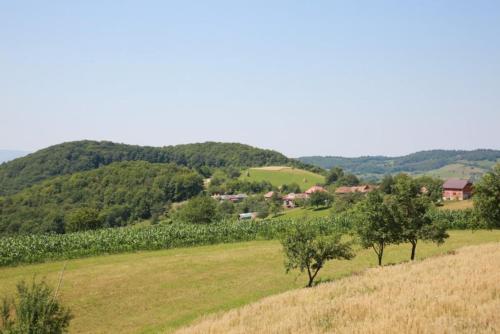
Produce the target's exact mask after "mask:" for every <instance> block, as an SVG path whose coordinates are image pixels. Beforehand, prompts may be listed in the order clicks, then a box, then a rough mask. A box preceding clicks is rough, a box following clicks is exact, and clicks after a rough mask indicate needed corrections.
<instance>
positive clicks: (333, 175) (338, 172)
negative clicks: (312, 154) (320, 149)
mask: <svg viewBox="0 0 500 334" xmlns="http://www.w3.org/2000/svg"><path fill="white" fill-rule="evenodd" d="M343 176H344V171H343V170H342V168H340V167H334V168H332V169H330V170H329V171H328V174H327V175H326V178H325V184H327V185H328V184H334V183H336V182H337V181H338V180H339V179H340V178H342V177H343Z"/></svg>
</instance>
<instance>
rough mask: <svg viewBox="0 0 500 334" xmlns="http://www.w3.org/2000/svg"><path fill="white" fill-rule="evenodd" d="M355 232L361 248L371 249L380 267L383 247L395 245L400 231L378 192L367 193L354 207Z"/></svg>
mask: <svg viewBox="0 0 500 334" xmlns="http://www.w3.org/2000/svg"><path fill="white" fill-rule="evenodd" d="M355 230H356V233H357V235H358V237H359V240H360V243H361V246H363V247H364V248H370V247H371V248H373V250H374V251H375V254H377V258H378V265H379V266H381V265H382V257H383V256H384V250H385V247H386V246H387V245H389V244H392V243H397V242H398V241H399V238H400V233H401V229H400V226H399V225H398V224H396V222H395V221H394V218H393V216H392V213H391V210H390V209H389V207H388V206H387V205H386V203H385V202H384V196H383V194H382V193H381V192H379V191H373V192H371V193H368V195H367V197H366V199H365V200H364V201H362V202H360V203H359V205H358V206H357V207H356V224H355Z"/></svg>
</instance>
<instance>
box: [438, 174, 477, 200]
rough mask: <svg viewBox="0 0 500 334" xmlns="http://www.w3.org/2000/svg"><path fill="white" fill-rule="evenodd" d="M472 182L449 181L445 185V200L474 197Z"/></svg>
mask: <svg viewBox="0 0 500 334" xmlns="http://www.w3.org/2000/svg"><path fill="white" fill-rule="evenodd" d="M472 190H473V189H472V182H471V181H469V180H460V179H449V180H447V181H446V182H445V183H444V184H443V200H445V201H450V200H459V201H462V200H464V199H469V198H470V197H471V196H472Z"/></svg>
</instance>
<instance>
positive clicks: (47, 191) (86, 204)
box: [0, 161, 203, 235]
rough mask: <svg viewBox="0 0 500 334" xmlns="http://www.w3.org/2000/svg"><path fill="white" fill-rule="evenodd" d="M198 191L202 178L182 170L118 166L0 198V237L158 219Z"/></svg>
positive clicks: (148, 165) (54, 180) (151, 165)
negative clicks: (154, 217)
mask: <svg viewBox="0 0 500 334" xmlns="http://www.w3.org/2000/svg"><path fill="white" fill-rule="evenodd" d="M202 190H203V178H202V177H201V176H200V175H199V174H198V173H196V172H195V171H193V170H191V169H188V168H186V167H179V166H177V165H175V164H154V163H149V162H146V161H124V162H116V163H112V164H110V165H108V166H104V167H102V168H98V169H94V170H90V171H85V172H78V173H74V174H71V175H64V176H58V177H54V178H51V179H49V180H45V181H43V182H40V183H37V184H36V185H33V186H31V187H28V188H26V189H24V190H22V191H20V192H18V193H16V194H14V195H10V196H4V197H1V196H0V235H5V234H17V233H42V232H58V233H62V232H68V231H78V230H81V229H94V228H100V227H114V226H122V225H126V224H128V223H129V222H132V221H138V220H142V219H147V218H150V217H152V216H155V215H161V214H163V213H164V211H165V209H166V206H167V205H168V202H178V201H183V200H186V199H188V198H191V197H193V196H195V195H197V194H199V193H200V192H201V191H202Z"/></svg>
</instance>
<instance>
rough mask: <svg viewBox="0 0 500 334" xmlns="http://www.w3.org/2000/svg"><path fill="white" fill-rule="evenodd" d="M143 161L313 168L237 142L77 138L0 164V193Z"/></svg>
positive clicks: (197, 165)
mask: <svg viewBox="0 0 500 334" xmlns="http://www.w3.org/2000/svg"><path fill="white" fill-rule="evenodd" d="M135 160H143V161H148V162H152V163H175V164H177V165H181V166H187V167H191V168H195V169H199V170H200V171H201V172H203V171H204V169H206V168H207V167H228V166H231V167H238V168H244V167H257V166H266V165H294V166H297V167H301V168H305V169H314V167H312V166H307V165H305V164H303V163H301V162H299V161H298V160H294V159H289V158H287V157H286V156H284V155H283V154H281V153H278V152H276V151H271V150H263V149H259V148H255V147H251V146H248V145H243V144H237V143H215V142H206V143H199V144H186V145H176V146H165V147H148V146H136V145H126V144H117V143H112V142H105V141H101V142H98V141H77V142H68V143H63V144H60V145H55V146H51V147H48V148H46V149H43V150H40V151H37V152H35V153H33V154H30V155H28V156H26V157H23V158H19V159H16V160H13V161H10V162H7V163H4V164H2V165H0V195H6V194H13V193H16V192H18V191H20V190H22V189H24V188H25V187H28V186H31V185H33V184H35V183H37V182H40V181H42V180H45V179H47V178H50V177H54V176H59V175H66V174H71V173H75V172H81V171H87V170H92V169H95V168H98V167H100V166H104V165H108V164H110V163H113V162H117V161H135Z"/></svg>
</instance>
